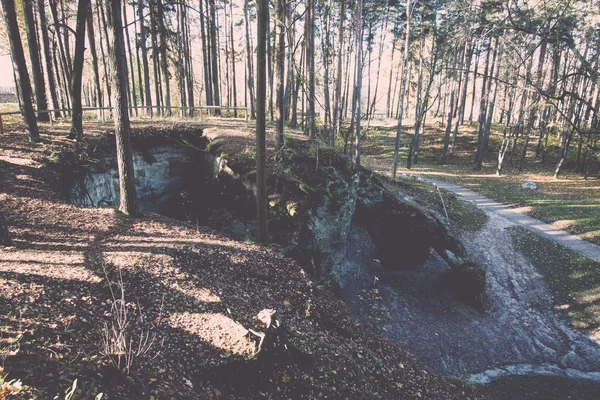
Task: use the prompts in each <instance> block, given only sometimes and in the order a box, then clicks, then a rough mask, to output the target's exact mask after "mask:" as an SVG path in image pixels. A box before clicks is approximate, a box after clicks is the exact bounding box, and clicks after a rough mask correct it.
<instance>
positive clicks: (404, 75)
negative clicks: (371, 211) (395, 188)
mask: <svg viewBox="0 0 600 400" xmlns="http://www.w3.org/2000/svg"><path fill="white" fill-rule="evenodd" d="M410 3H411V0H406V28H405V35H406V38H405V39H404V54H403V56H404V67H403V69H402V91H401V94H400V105H399V114H400V115H399V117H398V128H397V130H396V146H395V148H394V169H393V174H392V178H394V179H396V173H397V172H398V161H399V156H400V138H401V137H402V120H403V117H404V96H405V95H406V83H407V73H408V57H409V50H410V17H411V4H410Z"/></svg>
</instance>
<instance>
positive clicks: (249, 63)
mask: <svg viewBox="0 0 600 400" xmlns="http://www.w3.org/2000/svg"><path fill="white" fill-rule="evenodd" d="M249 1H250V0H244V21H245V22H246V63H247V66H248V67H247V71H246V73H247V78H248V95H249V97H250V116H251V117H252V119H254V118H256V110H255V108H254V74H253V73H252V46H251V45H250V22H249V16H248V13H249V10H248V2H249Z"/></svg>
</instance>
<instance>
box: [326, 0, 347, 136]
mask: <svg viewBox="0 0 600 400" xmlns="http://www.w3.org/2000/svg"><path fill="white" fill-rule="evenodd" d="M345 18H346V0H340V21H339V24H340V26H339V27H338V50H337V51H338V55H337V72H336V78H335V79H336V81H335V100H334V106H333V124H332V125H333V126H332V128H333V129H332V130H331V137H330V139H329V141H330V145H331V147H334V146H335V139H336V137H337V135H338V134H339V132H340V129H339V127H338V123H339V121H340V120H341V119H342V115H341V108H340V103H341V97H342V57H343V50H344V19H345Z"/></svg>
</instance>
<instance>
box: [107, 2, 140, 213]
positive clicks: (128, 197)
mask: <svg viewBox="0 0 600 400" xmlns="http://www.w3.org/2000/svg"><path fill="white" fill-rule="evenodd" d="M105 1H106V11H107V13H108V25H109V26H110V31H111V39H112V42H113V46H111V48H110V51H109V58H110V62H111V65H112V85H113V86H114V90H113V95H114V103H115V110H114V113H113V115H114V120H115V137H116V143H117V165H118V169H119V192H120V198H119V200H120V205H119V211H121V212H122V213H123V214H126V215H129V216H131V217H137V215H138V214H139V210H138V203H137V196H136V192H135V178H134V169H133V151H132V148H131V139H130V136H131V135H130V133H131V132H130V131H131V128H130V124H129V110H128V107H129V105H128V104H127V94H126V93H125V91H126V90H127V75H128V73H127V55H126V54H125V42H124V37H123V24H122V23H121V0H105Z"/></svg>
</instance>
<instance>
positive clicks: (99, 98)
mask: <svg viewBox="0 0 600 400" xmlns="http://www.w3.org/2000/svg"><path fill="white" fill-rule="evenodd" d="M89 7H91V4H90V6H89ZM86 19H87V36H88V44H89V46H90V54H91V55H92V68H93V69H94V83H95V85H96V93H97V107H100V108H102V103H103V102H102V87H101V86H100V69H99V68H98V54H97V53H96V38H95V35H94V20H93V18H92V13H91V12H89V10H88V14H87V18H86ZM98 114H99V115H100V116H101V115H104V113H103V111H102V110H99V111H98Z"/></svg>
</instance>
